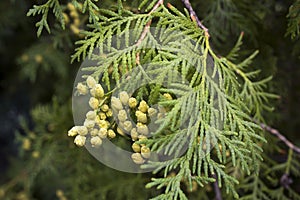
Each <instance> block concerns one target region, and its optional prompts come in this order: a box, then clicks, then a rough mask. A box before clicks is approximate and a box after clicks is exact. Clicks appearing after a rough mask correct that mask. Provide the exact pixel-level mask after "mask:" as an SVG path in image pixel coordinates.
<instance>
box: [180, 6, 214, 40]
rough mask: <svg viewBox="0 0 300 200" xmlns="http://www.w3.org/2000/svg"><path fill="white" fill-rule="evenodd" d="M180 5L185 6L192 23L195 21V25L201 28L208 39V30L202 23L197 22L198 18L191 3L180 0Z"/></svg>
mask: <svg viewBox="0 0 300 200" xmlns="http://www.w3.org/2000/svg"><path fill="white" fill-rule="evenodd" d="M181 1H182V3H183V4H184V5H185V7H186V8H187V9H188V10H189V12H190V16H191V19H192V20H193V21H196V22H197V25H198V26H199V27H200V28H202V29H203V30H204V32H205V34H206V35H207V36H208V37H209V33H208V28H206V27H205V26H204V25H203V24H202V23H201V21H200V20H199V18H198V16H197V15H196V13H195V11H194V9H193V7H192V5H191V3H190V1H189V0H181Z"/></svg>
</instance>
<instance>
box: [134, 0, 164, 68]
mask: <svg viewBox="0 0 300 200" xmlns="http://www.w3.org/2000/svg"><path fill="white" fill-rule="evenodd" d="M163 3H164V0H158V1H157V3H156V4H155V5H154V6H153V8H152V9H151V11H150V12H149V13H148V15H151V13H153V12H154V11H155V10H156V9H157V8H158V7H159V6H160V5H162V4H163ZM151 22H152V21H151V20H149V21H148V22H147V24H146V26H145V27H144V30H143V32H142V34H141V36H140V38H139V40H138V41H137V42H136V44H135V46H139V45H140V44H141V43H142V41H143V40H144V39H145V37H146V35H147V33H148V31H149V29H150V25H151ZM136 64H138V65H139V64H140V53H139V52H138V53H137V54H136Z"/></svg>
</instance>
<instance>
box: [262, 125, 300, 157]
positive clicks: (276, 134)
mask: <svg viewBox="0 0 300 200" xmlns="http://www.w3.org/2000/svg"><path fill="white" fill-rule="evenodd" d="M260 126H261V127H262V128H263V129H264V130H266V131H268V132H269V133H271V134H273V135H275V136H276V137H278V138H279V140H281V141H282V142H283V143H285V144H286V146H288V147H289V148H290V149H292V150H294V151H295V152H296V153H298V154H300V148H299V147H297V146H296V145H294V144H293V143H292V142H291V141H289V140H288V139H287V138H286V137H285V136H283V135H282V134H281V133H280V132H279V131H278V130H276V129H274V128H272V127H270V126H268V125H266V124H264V123H260Z"/></svg>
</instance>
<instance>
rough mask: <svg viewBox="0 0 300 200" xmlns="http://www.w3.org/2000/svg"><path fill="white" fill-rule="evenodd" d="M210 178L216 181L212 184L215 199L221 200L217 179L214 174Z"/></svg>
mask: <svg viewBox="0 0 300 200" xmlns="http://www.w3.org/2000/svg"><path fill="white" fill-rule="evenodd" d="M212 177H213V178H214V179H216V181H215V182H214V190H215V194H216V196H215V199H216V200H222V194H221V190H220V188H219V184H218V178H217V176H216V175H215V174H213V175H212Z"/></svg>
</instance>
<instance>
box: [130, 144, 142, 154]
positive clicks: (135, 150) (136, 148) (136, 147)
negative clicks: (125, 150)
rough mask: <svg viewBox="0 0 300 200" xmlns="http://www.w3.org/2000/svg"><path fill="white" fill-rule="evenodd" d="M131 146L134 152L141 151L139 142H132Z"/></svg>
mask: <svg viewBox="0 0 300 200" xmlns="http://www.w3.org/2000/svg"><path fill="white" fill-rule="evenodd" d="M131 147H132V150H133V151H134V152H136V153H139V152H141V146H140V145H139V144H137V143H133V144H132V145H131Z"/></svg>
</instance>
